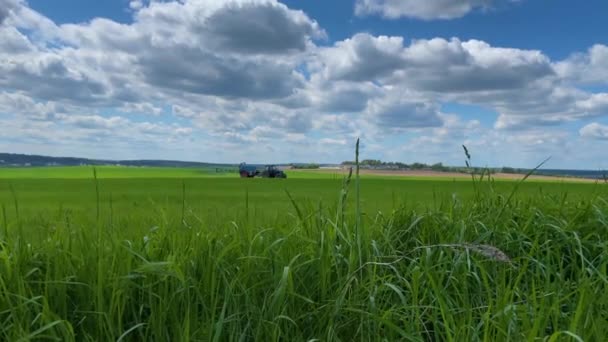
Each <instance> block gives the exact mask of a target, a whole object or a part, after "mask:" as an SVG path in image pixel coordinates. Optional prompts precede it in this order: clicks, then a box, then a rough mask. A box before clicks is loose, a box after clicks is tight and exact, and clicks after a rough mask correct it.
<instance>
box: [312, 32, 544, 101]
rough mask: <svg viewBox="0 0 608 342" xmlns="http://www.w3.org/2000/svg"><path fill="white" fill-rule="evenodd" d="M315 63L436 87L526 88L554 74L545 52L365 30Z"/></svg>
mask: <svg viewBox="0 0 608 342" xmlns="http://www.w3.org/2000/svg"><path fill="white" fill-rule="evenodd" d="M315 66H316V69H317V70H319V72H320V73H322V75H323V76H324V77H325V78H327V79H332V80H348V81H378V82H381V83H384V84H396V83H404V82H407V84H408V85H409V86H411V87H414V88H418V89H420V90H428V91H437V92H467V91H478V90H479V91H481V90H496V89H514V88H521V87H523V86H525V85H526V84H528V83H530V82H533V81H535V80H538V79H542V78H544V77H548V76H552V75H553V74H554V71H553V69H552V67H551V63H550V60H549V58H547V57H546V56H545V55H543V54H542V53H541V52H540V51H535V50H519V49H509V48H499V47H493V46H491V45H489V44H488V43H486V42H483V41H478V40H469V41H465V42H463V41H461V40H459V39H457V38H452V39H451V40H445V39H442V38H435V39H430V40H416V41H413V42H412V44H411V45H410V46H404V44H403V38H401V37H386V36H380V37H375V36H372V35H369V34H364V33H362V34H357V35H355V36H354V37H353V38H351V39H347V40H345V41H341V42H338V43H336V44H335V46H333V47H330V48H325V49H322V50H321V52H320V60H319V61H318V62H317V64H316V65H315Z"/></svg>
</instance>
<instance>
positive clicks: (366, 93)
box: [0, 0, 608, 169]
mask: <svg viewBox="0 0 608 342" xmlns="http://www.w3.org/2000/svg"><path fill="white" fill-rule="evenodd" d="M606 13H608V2H606V1H600V0H589V1H584V2H577V3H576V4H575V3H573V2H572V1H565V0H554V1H550V2H549V1H538V0H428V1H417V0H344V1H321V0H308V1H296V0H285V1H276V0H226V1H223V0H181V1H149V0H139V1H138V0H131V1H129V0H112V1H110V0H109V1H83V0H54V1H47V0H29V1H23V0H0V152H15V153H36V154H47V155H55V156H82V157H92V158H115V159H140V158H142V159H143V158H146V159H147V158H154V159H182V160H198V161H215V162H240V161H247V162H252V163H253V162H292V161H299V162H312V161H314V162H340V161H342V160H348V159H352V154H353V146H354V142H355V140H356V138H358V137H360V138H361V139H362V140H363V142H364V146H365V148H364V150H363V152H362V153H363V157H364V158H374V159H383V160H393V161H403V162H414V161H420V162H427V163H434V162H443V163H445V164H450V165H461V164H462V163H463V158H462V151H461V147H460V146H461V145H462V144H466V145H467V146H469V149H470V150H471V152H472V154H473V158H474V162H475V163H477V164H480V165H490V166H501V165H510V166H516V167H531V166H534V165H536V164H537V163H538V162H540V161H542V160H543V159H545V158H546V157H548V156H551V157H552V159H551V161H550V162H549V164H548V165H547V167H550V168H588V169H598V168H608V162H606V161H604V160H605V158H604V152H603V151H605V150H606V148H607V147H608V29H606V24H605V16H606Z"/></svg>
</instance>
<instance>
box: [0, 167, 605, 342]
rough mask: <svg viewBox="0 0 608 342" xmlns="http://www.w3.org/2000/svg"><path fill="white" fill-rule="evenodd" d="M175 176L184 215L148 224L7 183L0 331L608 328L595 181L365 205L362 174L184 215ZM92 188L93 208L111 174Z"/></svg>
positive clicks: (321, 333) (574, 331)
mask: <svg viewBox="0 0 608 342" xmlns="http://www.w3.org/2000/svg"><path fill="white" fill-rule="evenodd" d="M355 171H357V170H355ZM353 177H354V179H353ZM183 184H185V183H182V187H181V189H180V190H181V198H179V200H178V201H179V202H180V203H179V207H180V210H178V211H166V210H164V209H163V207H162V206H153V205H151V206H150V208H149V217H148V218H147V219H146V220H143V219H142V218H141V217H140V216H133V215H131V213H129V212H128V211H117V210H115V209H112V211H110V210H109V209H107V208H106V207H104V206H99V205H96V206H93V207H92V208H93V209H92V210H93V214H91V213H88V212H85V211H84V210H83V209H80V210H76V211H74V210H71V209H70V208H61V210H58V211H56V212H55V214H54V215H52V216H44V217H38V218H37V219H36V220H31V219H30V220H28V218H27V217H23V215H21V216H19V215H18V214H19V205H22V204H23V203H22V202H20V201H19V192H18V191H17V192H15V193H14V196H13V201H12V203H5V204H3V205H2V211H1V213H2V218H1V219H0V224H2V225H3V227H2V228H3V229H0V232H2V236H1V239H0V340H6V341H18V340H31V339H46V340H57V341H99V340H120V341H141V340H162V341H166V340H170V341H190V340H193V341H207V340H208V341H226V340H237V341H252V340H255V341H277V340H295V341H311V340H319V341H353V340H364V341H368V340H387V341H396V340H405V341H535V340H549V341H563V340H565V341H567V340H572V341H575V340H585V341H602V340H604V339H605V336H608V322H607V321H606V317H608V291H607V290H608V289H607V288H606V287H607V285H608V241H607V239H606V236H608V235H607V234H608V202H607V201H606V200H605V199H604V197H603V196H602V195H601V194H602V191H603V190H602V188H601V186H600V185H598V189H599V190H598V191H597V194H596V195H593V196H592V195H589V196H587V197H586V198H582V199H580V198H577V199H570V197H568V196H567V195H564V196H556V195H555V194H539V195H538V196H534V197H530V196H528V197H517V196H511V195H510V193H508V192H506V193H505V192H500V191H494V190H493V189H492V188H491V186H492V182H491V180H487V181H482V180H477V181H476V182H475V186H476V194H477V195H476V196H473V197H471V198H470V199H461V198H460V197H458V196H454V197H452V198H444V199H441V200H439V199H438V200H437V201H435V202H434V203H433V205H429V206H427V209H420V207H418V206H416V207H414V206H396V207H394V208H393V209H392V210H391V211H388V212H370V211H367V210H366V207H365V206H364V205H362V200H363V199H362V198H361V192H360V191H359V189H360V188H364V187H365V184H366V183H365V182H363V181H361V180H359V177H358V172H355V174H354V176H353V175H352V174H350V175H349V176H347V177H346V178H345V179H344V181H343V186H342V189H341V191H340V192H339V193H336V200H335V201H330V202H318V203H313V202H303V201H299V200H297V199H295V198H294V197H293V196H291V194H290V193H289V192H287V193H286V194H285V195H284V196H285V197H284V198H285V200H286V201H287V202H290V206H291V209H290V210H288V211H281V212H279V213H277V214H276V216H274V219H273V216H263V219H261V220H260V219H259V218H258V219H257V220H256V219H255V217H256V213H255V212H252V211H253V210H254V208H253V207H251V206H250V204H249V195H248V192H246V194H247V195H246V196H245V198H244V199H243V200H244V201H245V202H246V203H245V208H246V211H245V212H240V213H238V214H235V215H234V220H226V221H224V220H214V218H213V217H201V214H200V213H197V212H196V211H193V210H191V208H190V207H189V204H188V189H187V187H186V186H185V185H183ZM353 190H354V191H353ZM91 191H92V192H93V193H95V194H96V198H97V200H96V201H97V203H99V201H100V200H99V198H100V196H103V193H104V188H103V183H101V182H99V181H98V180H97V179H95V182H92V183H91ZM353 205H354V209H355V210H349V209H350V208H349V206H353ZM11 206H12V207H14V209H15V213H14V214H12V213H11V210H9V209H10V207H11Z"/></svg>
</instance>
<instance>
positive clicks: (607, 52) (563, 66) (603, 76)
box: [555, 44, 608, 85]
mask: <svg viewBox="0 0 608 342" xmlns="http://www.w3.org/2000/svg"><path fill="white" fill-rule="evenodd" d="M555 69H556V70H557V72H558V73H559V75H560V76H561V77H563V78H565V79H567V80H570V81H573V82H576V83H581V84H604V85H608V46H606V45H602V44H596V45H593V46H592V47H591V48H589V50H588V51H587V52H586V53H575V54H573V55H572V56H570V57H569V58H567V59H566V60H564V61H560V62H558V63H556V64H555Z"/></svg>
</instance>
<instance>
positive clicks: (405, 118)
mask: <svg viewBox="0 0 608 342" xmlns="http://www.w3.org/2000/svg"><path fill="white" fill-rule="evenodd" d="M365 114H366V118H368V119H370V120H372V121H373V122H375V123H376V124H377V125H378V126H379V127H380V128H381V129H383V130H386V131H393V132H397V131H402V130H404V129H408V128H420V127H436V126H440V125H441V123H442V120H441V113H440V111H439V107H438V106H437V105H434V104H433V103H429V102H427V101H416V100H413V99H412V96H408V94H391V95H390V96H387V97H385V98H382V99H374V100H372V101H371V102H370V105H369V107H368V109H367V111H366V112H365Z"/></svg>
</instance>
